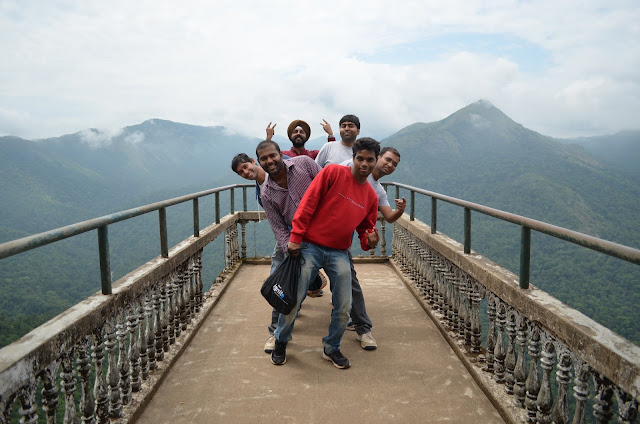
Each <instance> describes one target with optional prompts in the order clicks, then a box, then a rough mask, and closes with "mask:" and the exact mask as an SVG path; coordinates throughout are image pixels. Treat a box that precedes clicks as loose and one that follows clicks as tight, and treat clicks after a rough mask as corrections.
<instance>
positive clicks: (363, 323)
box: [349, 251, 373, 335]
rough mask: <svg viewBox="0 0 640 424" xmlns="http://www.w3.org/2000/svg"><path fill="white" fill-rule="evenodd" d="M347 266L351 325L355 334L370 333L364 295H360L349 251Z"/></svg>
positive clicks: (370, 324)
mask: <svg viewBox="0 0 640 424" xmlns="http://www.w3.org/2000/svg"><path fill="white" fill-rule="evenodd" d="M349 264H350V265H351V321H353V325H354V326H355V327H356V333H358V334H360V335H362V334H364V333H368V332H370V331H371V328H372V327H373V324H372V323H371V319H370V318H369V315H367V308H366V306H365V304H364V295H363V294H362V288H361V287H360V282H359V281H358V277H357V276H356V270H355V268H354V267H353V256H351V251H349Z"/></svg>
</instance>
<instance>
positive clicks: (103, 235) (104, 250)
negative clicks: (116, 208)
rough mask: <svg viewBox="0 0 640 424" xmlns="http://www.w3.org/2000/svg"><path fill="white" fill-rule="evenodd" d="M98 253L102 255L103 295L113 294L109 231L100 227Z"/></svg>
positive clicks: (104, 227)
mask: <svg viewBox="0 0 640 424" xmlns="http://www.w3.org/2000/svg"><path fill="white" fill-rule="evenodd" d="M98 252H99V255H100V285H101V286H102V294H111V261H110V260H109V230H108V227H107V226H106V225H105V226H103V227H98Z"/></svg>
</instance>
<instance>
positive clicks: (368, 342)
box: [356, 332, 378, 350]
mask: <svg viewBox="0 0 640 424" xmlns="http://www.w3.org/2000/svg"><path fill="white" fill-rule="evenodd" d="M356 339H358V340H359V341H360V346H362V348H363V349H364V350H375V349H376V348H377V347H378V344H377V343H376V339H374V338H373V336H372V335H371V332H368V333H364V334H358V335H356Z"/></svg>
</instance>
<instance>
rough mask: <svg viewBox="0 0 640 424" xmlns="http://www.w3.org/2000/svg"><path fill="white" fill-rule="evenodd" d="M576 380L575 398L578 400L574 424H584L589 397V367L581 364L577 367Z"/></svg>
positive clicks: (574, 386) (574, 387)
mask: <svg viewBox="0 0 640 424" xmlns="http://www.w3.org/2000/svg"><path fill="white" fill-rule="evenodd" d="M575 369H576V378H575V380H574V385H573V396H574V397H575V398H576V411H575V415H574V416H573V421H572V424H584V413H585V409H586V405H587V398H588V397H589V375H590V374H591V369H589V365H587V364H586V363H584V362H581V363H579V364H577V365H576V367H575Z"/></svg>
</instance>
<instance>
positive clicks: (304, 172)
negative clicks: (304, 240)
mask: <svg viewBox="0 0 640 424" xmlns="http://www.w3.org/2000/svg"><path fill="white" fill-rule="evenodd" d="M283 162H284V166H285V168H286V169H287V186H288V187H289V188H288V189H286V188H282V187H280V186H279V185H278V184H277V183H276V182H275V181H273V179H271V178H269V179H268V180H267V183H266V184H265V186H264V188H263V190H262V193H261V195H262V204H263V207H264V211H265V212H266V213H267V218H268V219H269V225H271V229H272V230H273V234H274V235H275V237H276V242H277V243H278V246H279V247H280V249H282V251H283V252H286V251H287V246H288V244H289V233H290V231H291V221H292V220H293V216H294V215H295V213H296V210H297V209H298V205H299V204H300V201H301V200H302V196H304V193H305V192H306V191H307V187H309V184H311V181H313V179H314V178H315V176H316V175H318V172H320V169H322V168H320V166H318V164H317V163H316V162H315V161H314V160H313V159H311V158H310V157H308V156H296V157H294V158H291V159H285V160H284V161H283Z"/></svg>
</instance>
